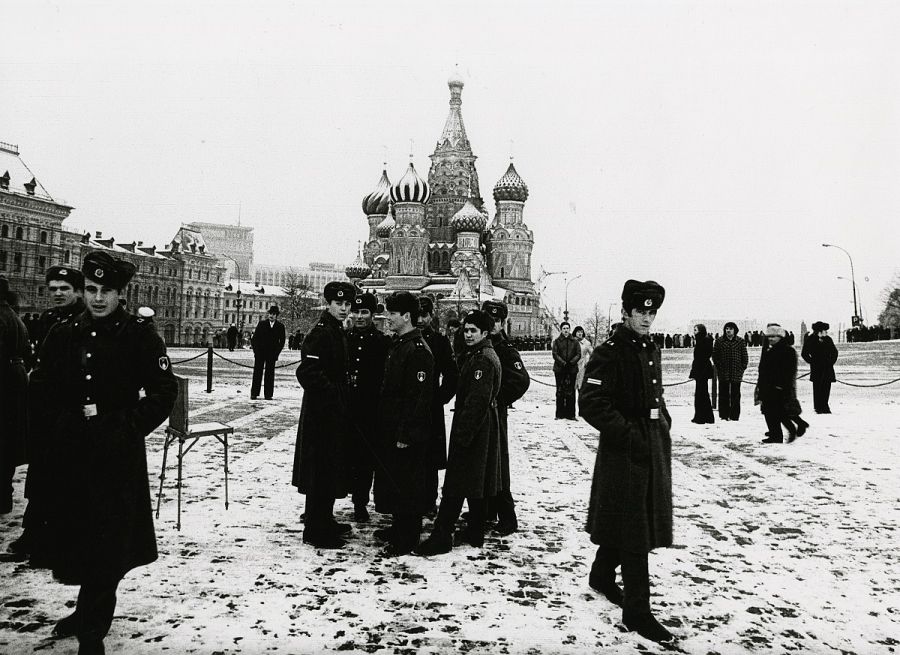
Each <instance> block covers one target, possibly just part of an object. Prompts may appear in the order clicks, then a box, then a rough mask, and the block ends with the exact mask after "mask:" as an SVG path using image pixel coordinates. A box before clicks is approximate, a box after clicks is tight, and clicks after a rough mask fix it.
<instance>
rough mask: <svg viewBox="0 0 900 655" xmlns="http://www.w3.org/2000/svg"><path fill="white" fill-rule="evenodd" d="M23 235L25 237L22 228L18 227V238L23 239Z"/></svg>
mask: <svg viewBox="0 0 900 655" xmlns="http://www.w3.org/2000/svg"><path fill="white" fill-rule="evenodd" d="M22 235H23V232H22V228H20V227H17V228H16V238H17V239H21V238H22Z"/></svg>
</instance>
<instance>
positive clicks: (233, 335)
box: [225, 323, 238, 352]
mask: <svg viewBox="0 0 900 655" xmlns="http://www.w3.org/2000/svg"><path fill="white" fill-rule="evenodd" d="M225 339H226V340H227V342H228V350H229V351H231V352H233V351H234V347H235V346H236V345H237V340H238V329H237V326H236V325H235V324H234V323H232V324H231V325H229V326H228V331H227V332H226V333H225Z"/></svg>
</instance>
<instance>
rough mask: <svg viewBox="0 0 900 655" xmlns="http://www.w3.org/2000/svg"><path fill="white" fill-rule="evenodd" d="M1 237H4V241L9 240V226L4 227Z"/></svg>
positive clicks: (0, 230)
mask: <svg viewBox="0 0 900 655" xmlns="http://www.w3.org/2000/svg"><path fill="white" fill-rule="evenodd" d="M0 237H3V238H4V239H7V238H9V225H4V226H3V227H2V228H0Z"/></svg>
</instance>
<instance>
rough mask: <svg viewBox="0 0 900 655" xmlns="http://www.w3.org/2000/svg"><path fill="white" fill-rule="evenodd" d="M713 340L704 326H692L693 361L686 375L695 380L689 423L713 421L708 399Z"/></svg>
mask: <svg viewBox="0 0 900 655" xmlns="http://www.w3.org/2000/svg"><path fill="white" fill-rule="evenodd" d="M712 354H713V340H712V337H711V336H709V334H707V332H706V326H705V325H703V324H702V323H698V324H697V325H695V326H694V361H693V362H692V363H691V372H690V374H689V375H688V377H689V378H690V379H691V380H693V381H694V382H695V386H694V418H692V419H691V423H700V424H703V423H715V419H714V418H713V411H712V401H711V400H710V399H709V379H710V378H711V377H712V376H713V365H712V361H711V358H712Z"/></svg>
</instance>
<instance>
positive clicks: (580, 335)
mask: <svg viewBox="0 0 900 655" xmlns="http://www.w3.org/2000/svg"><path fill="white" fill-rule="evenodd" d="M572 336H573V337H575V338H576V339H578V345H579V347H580V348H581V356H580V357H579V358H578V375H576V376H575V389H576V390H578V391H581V385H582V384H583V383H584V367H585V366H587V361H588V359H589V358H590V356H591V353H592V352H594V346H593V345H592V344H591V342H590V341H589V340H588V339H587V337H586V336H585V335H584V328H583V327H581V326H580V325H578V326H576V327H575V329H574V330H572Z"/></svg>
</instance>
